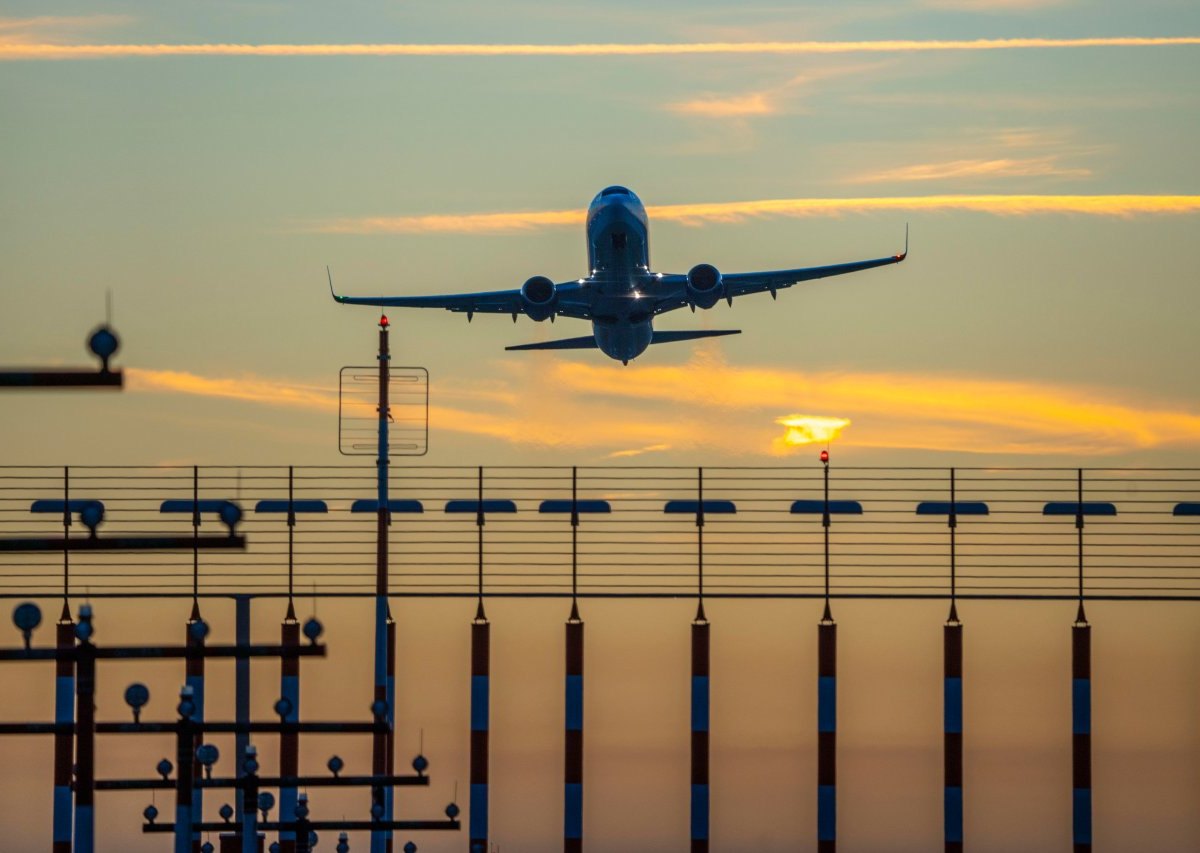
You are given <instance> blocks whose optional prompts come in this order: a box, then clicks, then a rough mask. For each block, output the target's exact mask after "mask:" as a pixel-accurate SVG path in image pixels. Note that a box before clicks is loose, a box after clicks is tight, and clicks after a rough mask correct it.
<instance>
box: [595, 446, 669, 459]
mask: <svg viewBox="0 0 1200 853" xmlns="http://www.w3.org/2000/svg"><path fill="white" fill-rule="evenodd" d="M670 449H671V445H669V444H651V445H649V446H648V447H639V448H637V449H634V450H614V451H613V452H612V453H610V454H608V458H609V459H628V458H630V457H632V456H641V455H642V454H643V453H660V452H662V451H664V450H670Z"/></svg>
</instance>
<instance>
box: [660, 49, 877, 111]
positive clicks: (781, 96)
mask: <svg viewBox="0 0 1200 853" xmlns="http://www.w3.org/2000/svg"><path fill="white" fill-rule="evenodd" d="M884 65H885V63H882V62H876V63H870V64H863V65H851V66H841V67H837V66H831V67H828V68H821V69H815V70H812V71H808V72H805V73H804V74H799V75H796V76H793V77H791V78H789V79H787V80H784V81H783V82H782V83H778V84H776V85H774V86H768V87H766V88H763V89H759V90H756V91H753V92H743V93H741V94H736V95H716V94H709V95H704V96H702V97H698V98H692V99H689V100H686V101H676V102H673V103H668V104H666V109H667V111H668V112H673V113H676V114H677V115H683V116H696V117H700V118H732V119H747V118H756V117H760V116H768V115H778V114H780V113H783V112H785V111H787V109H788V108H789V106H791V104H792V102H793V101H795V100H796V99H797V97H798V96H799V95H800V94H803V93H805V92H806V90H808V89H810V88H811V87H812V84H814V83H817V82H819V81H821V80H825V79H829V78H834V77H844V76H847V75H852V74H861V73H864V72H867V71H876V70H878V69H880V68H882V67H884Z"/></svg>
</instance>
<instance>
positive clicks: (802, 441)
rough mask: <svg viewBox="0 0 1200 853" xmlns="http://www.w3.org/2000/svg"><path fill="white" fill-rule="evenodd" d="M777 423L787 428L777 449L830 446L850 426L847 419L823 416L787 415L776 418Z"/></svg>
mask: <svg viewBox="0 0 1200 853" xmlns="http://www.w3.org/2000/svg"><path fill="white" fill-rule="evenodd" d="M775 423H777V424H779V425H780V426H784V427H787V432H785V433H784V434H783V437H782V438H780V439H778V442H779V444H777V445H776V447H777V448H787V447H803V446H805V445H808V444H828V443H829V442H831V441H833V440H834V439H835V438H837V437H838V436H839V435H840V434H841V432H842V430H844V429H845V428H846V427H848V426H850V421H849V420H848V419H847V418H831V417H826V416H823V415H787V416H786V417H782V418H776V419H775Z"/></svg>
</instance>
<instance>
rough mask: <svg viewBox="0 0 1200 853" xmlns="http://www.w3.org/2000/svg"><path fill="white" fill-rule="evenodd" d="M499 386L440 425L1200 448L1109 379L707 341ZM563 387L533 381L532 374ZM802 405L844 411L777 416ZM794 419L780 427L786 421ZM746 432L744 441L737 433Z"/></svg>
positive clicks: (303, 393) (612, 448)
mask: <svg viewBox="0 0 1200 853" xmlns="http://www.w3.org/2000/svg"><path fill="white" fill-rule="evenodd" d="M505 368H506V369H505V371H504V372H503V373H502V374H501V375H502V377H503V378H502V379H501V380H500V382H499V385H501V386H503V387H501V388H499V389H498V388H497V383H496V382H495V381H490V382H489V387H488V390H487V391H486V392H485V393H482V394H481V393H480V392H479V391H477V390H475V389H472V388H470V387H465V388H462V389H457V388H456V389H455V390H453V391H449V392H447V393H444V394H442V395H440V397H439V398H438V400H437V402H436V404H433V405H431V406H430V410H429V417H430V429H431V431H432V432H433V433H435V434H436V433H439V432H441V433H455V434H459V435H469V436H476V437H481V438H488V439H494V440H498V441H502V442H504V443H507V444H510V445H513V446H523V447H547V448H559V449H568V450H571V449H574V450H578V449H589V450H595V451H598V452H601V453H603V454H604V455H606V456H609V457H610V458H615V459H620V458H626V457H634V456H639V455H641V454H643V453H663V452H679V453H689V452H694V451H697V450H719V451H722V452H727V453H732V454H734V455H744V456H757V457H763V456H781V455H786V454H789V453H791V452H792V451H793V450H794V449H795V448H796V447H797V446H803V445H804V444H811V443H814V442H815V443H821V442H824V441H828V440H830V439H831V438H832V437H834V436H836V435H838V433H839V430H841V429H844V428H845V427H846V426H847V425H848V424H849V423H850V417H853V419H854V422H855V430H854V432H853V433H852V434H850V437H848V438H847V437H843V438H842V441H843V442H844V443H845V446H846V447H856V448H864V449H866V448H870V449H903V450H913V449H919V450H938V451H956V452H969V453H995V454H1027V455H1049V454H1060V455H1105V454H1113V453H1121V452H1131V451H1136V450H1147V449H1155V448H1163V447H1192V448H1196V447H1200V414H1198V413H1196V412H1193V411H1189V410H1187V409H1184V408H1182V407H1178V406H1174V407H1173V406H1171V405H1170V404H1163V403H1160V404H1150V405H1144V404H1143V405H1139V404H1138V403H1137V402H1135V401H1133V400H1130V399H1128V396H1127V395H1126V399H1121V395H1120V394H1119V393H1117V392H1114V391H1112V390H1110V389H1102V388H1085V387H1073V386H1065V385H1053V384H1049V383H1037V382H1027V381H1016V380H1004V379H988V378H972V377H956V376H942V375H924V374H917V373H887V374H884V373H840V372H816V371H814V372H805V371H800V370H792V369H787V368H776V367H733V366H730V365H727V364H725V363H723V362H722V361H721V360H720V359H719V357H716V356H714V355H713V354H712V353H711V352H710V351H704V350H701V351H698V352H697V354H696V355H695V357H693V359H692V360H691V361H689V362H688V363H686V364H682V365H650V366H645V367H642V366H640V365H633V366H631V367H630V368H628V369H613V366H612V365H609V364H605V363H601V362H577V361H565V360H564V361H555V362H553V363H542V364H540V365H533V364H531V363H525V364H505ZM126 373H127V377H128V381H129V388H130V390H131V391H134V392H158V393H179V394H189V395H197V396H202V397H217V398H225V399H230V400H237V401H242V402H247V403H254V404H258V405H273V406H284V407H296V408H304V409H309V410H312V411H319V412H326V413H332V412H336V411H337V393H336V389H333V388H320V387H317V386H312V385H303V384H292V383H288V382H280V381H274V380H270V379H265V378H261V377H236V378H209V377H202V376H196V375H194V374H189V373H183V372H179V371H155V370H143V369H137V368H128V369H127V371H126ZM535 373H536V375H537V378H538V380H539V381H540V382H542V383H543V384H545V383H548V384H549V385H550V386H551V387H554V388H555V389H556V393H555V394H554V395H547V396H544V397H543V396H541V395H534V396H533V397H531V396H530V395H528V394H524V393H522V389H523V388H528V387H531V385H533V384H534V383H533V375H534V374H535ZM797 403H802V404H803V405H804V407H805V408H807V409H809V410H810V411H813V410H816V411H822V410H824V411H836V412H842V413H844V414H845V417H839V418H833V417H825V416H807V415H804V416H801V415H793V416H787V417H779V416H777V415H772V414H770V412H771V411H772V410H773V411H775V412H778V411H780V409H783V410H784V411H787V410H788V409H793V410H794V409H795V408H797V405H796V404H797ZM779 426H784V427H785V428H786V430H787V432H785V434H784V435H783V436H780V434H779V431H778V427H779ZM731 436H736V437H737V439H736V441H732V440H731Z"/></svg>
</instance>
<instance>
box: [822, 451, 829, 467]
mask: <svg viewBox="0 0 1200 853" xmlns="http://www.w3.org/2000/svg"><path fill="white" fill-rule="evenodd" d="M821 461H822V462H823V463H824V464H826V465H828V464H829V451H828V450H822V451H821Z"/></svg>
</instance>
